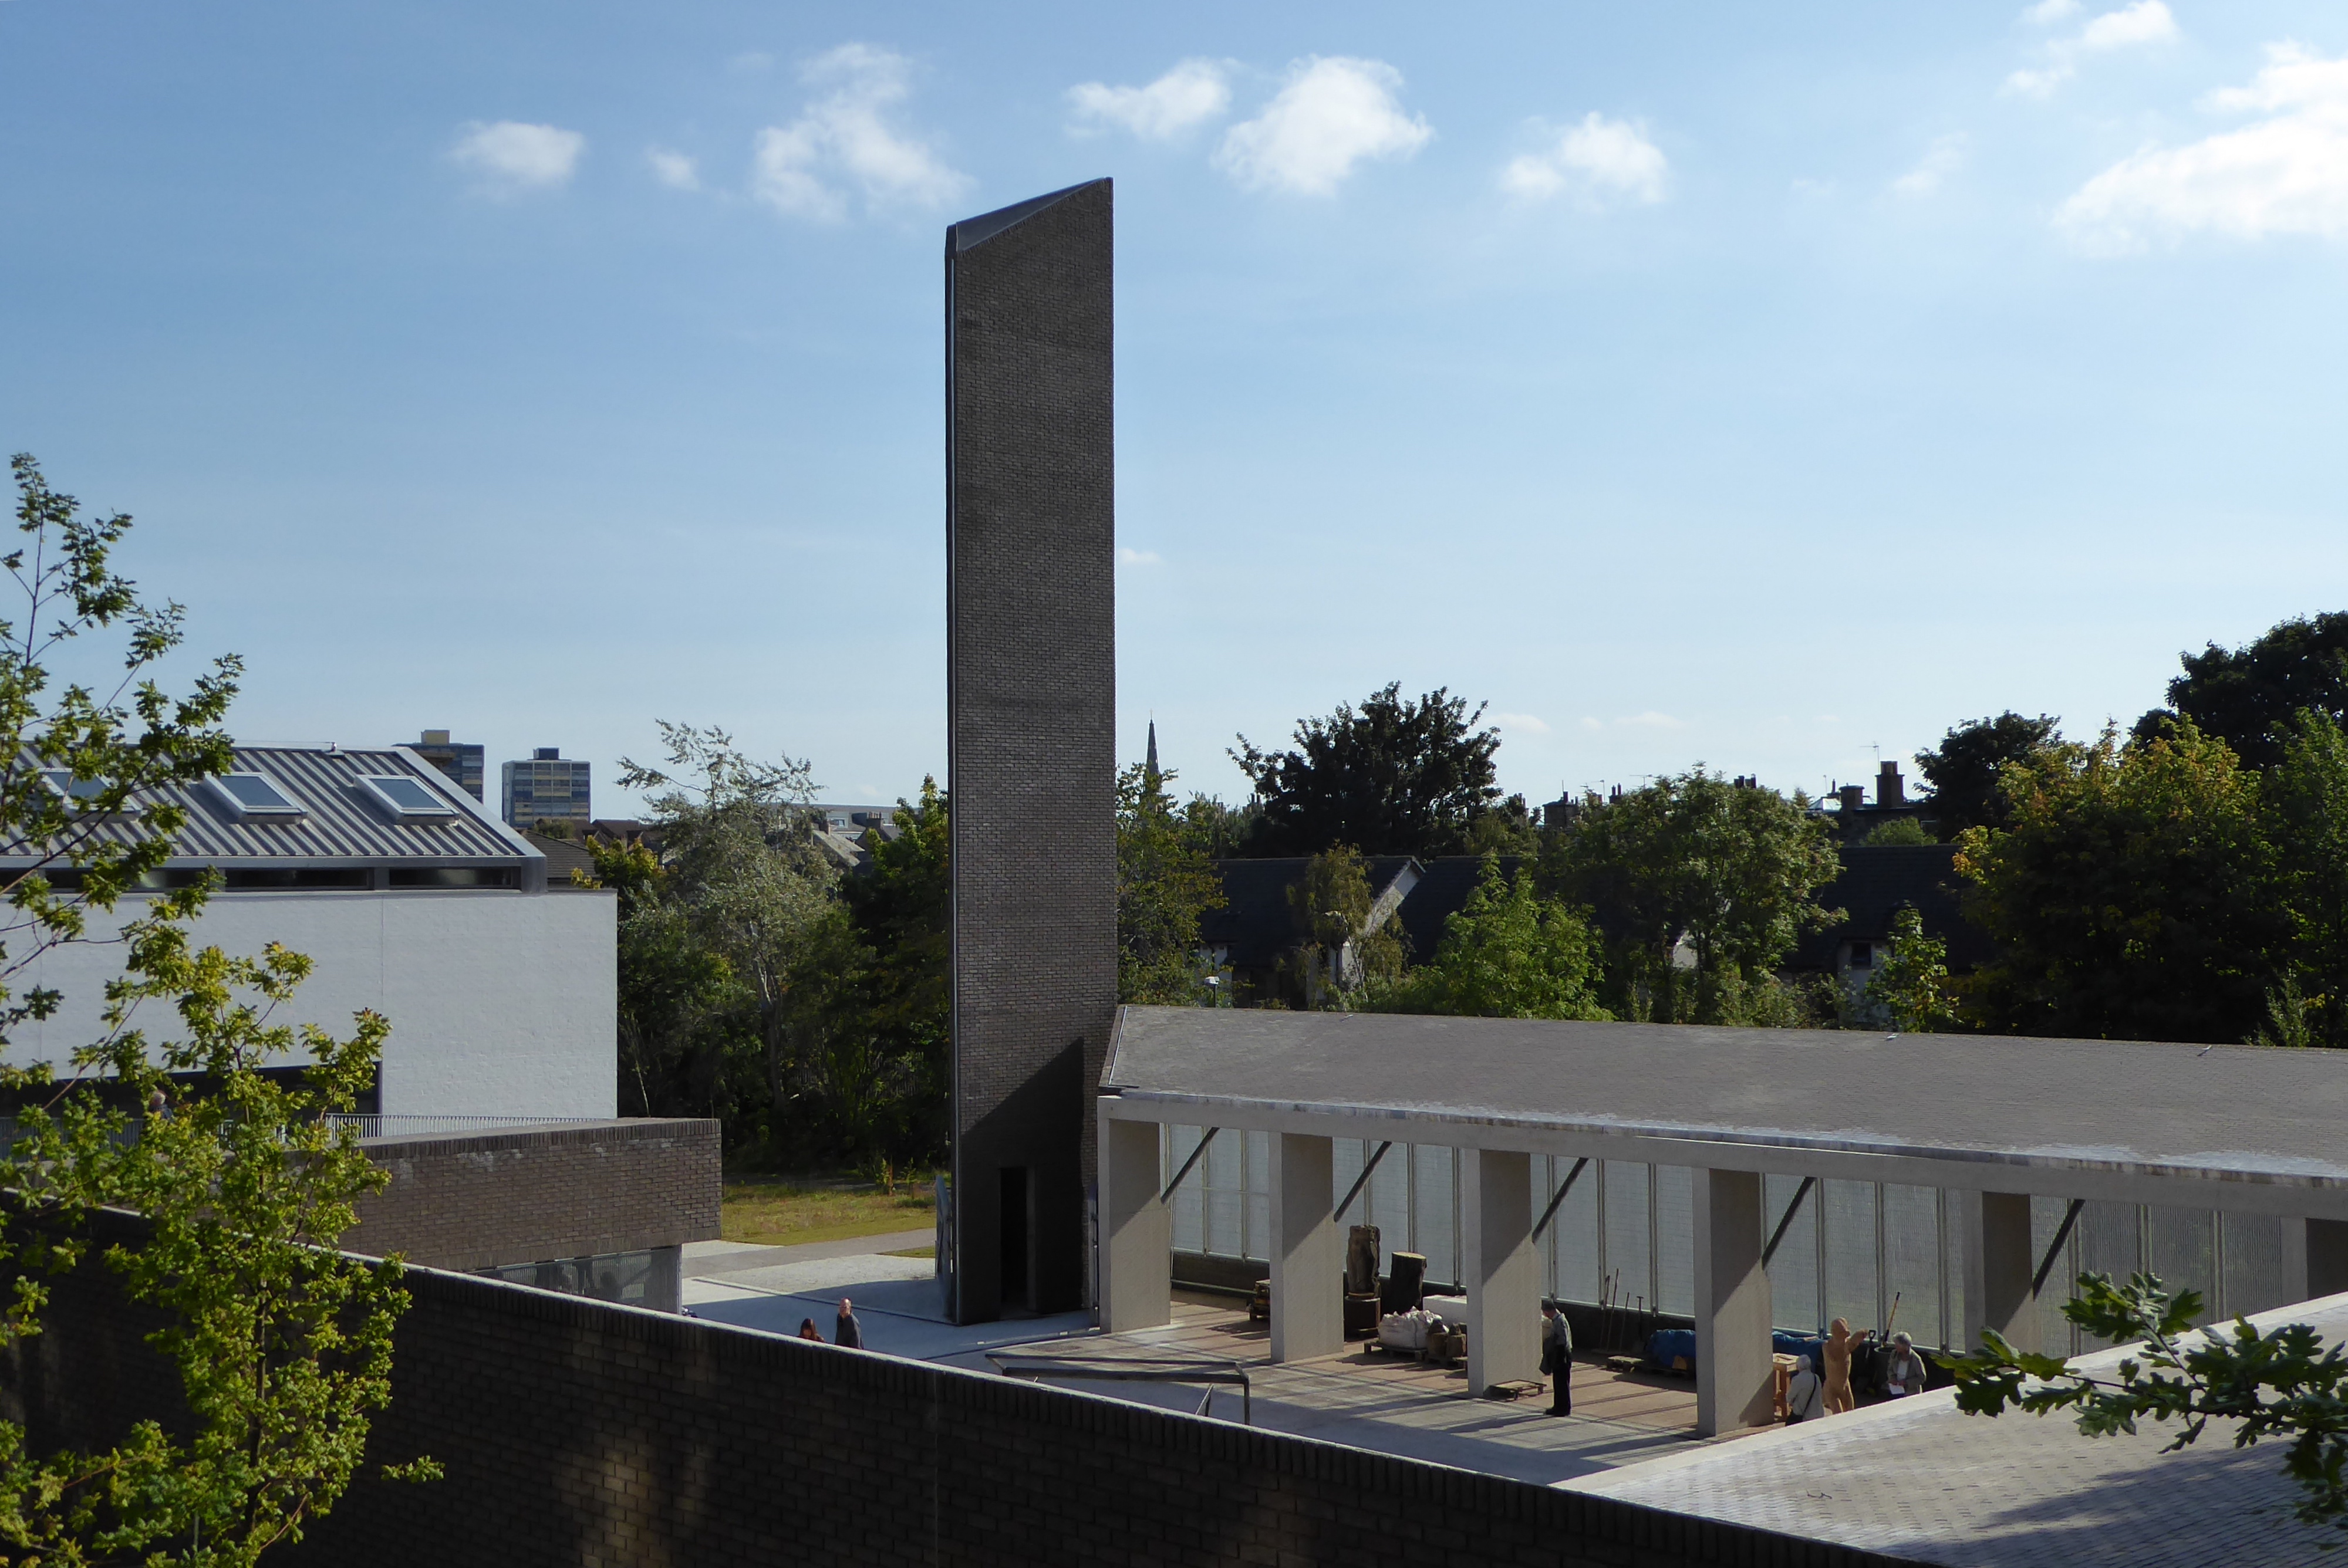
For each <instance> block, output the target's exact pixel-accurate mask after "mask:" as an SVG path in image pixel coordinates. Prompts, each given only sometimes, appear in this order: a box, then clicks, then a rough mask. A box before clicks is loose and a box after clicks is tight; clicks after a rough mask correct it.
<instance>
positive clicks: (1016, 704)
mask: <svg viewBox="0 0 2348 1568" xmlns="http://www.w3.org/2000/svg"><path fill="white" fill-rule="evenodd" d="M1111 241H1112V229H1111V222H1110V200H1109V182H1108V181H1107V180H1106V179H1098V180H1095V181H1093V182H1092V183H1091V184H1088V185H1078V186H1074V187H1072V188H1070V189H1069V190H1062V191H1057V192H1055V193H1054V194H1052V195H1049V196H1040V197H1037V198H1035V200H1032V201H1023V202H1021V203H1019V204H1018V205H1017V206H1015V207H1006V208H1004V209H1003V210H1001V211H999V212H990V213H988V214H986V215H985V216H983V217H980V218H972V219H968V220H964V221H963V222H960V223H957V224H954V225H953V227H952V228H950V229H948V230H947V231H946V559H947V577H946V650H947V651H946V660H947V675H946V686H947V693H946V709H947V721H946V722H947V770H948V784H949V785H950V787H951V789H952V792H953V817H952V827H953V1190H954V1207H953V1220H954V1229H953V1238H952V1239H953V1261H952V1272H951V1273H950V1275H949V1276H948V1277H949V1280H950V1282H951V1283H950V1285H949V1296H948V1301H947V1307H948V1311H949V1313H950V1314H951V1316H952V1317H953V1318H954V1320H955V1321H957V1322H962V1323H977V1322H984V1321H986V1320H988V1319H991V1318H994V1317H1001V1316H1002V1315H1003V1314H1004V1312H1006V1311H1013V1312H1016V1311H1021V1310H1026V1311H1033V1312H1039V1313H1040V1312H1063V1311H1068V1310H1071V1309H1074V1308H1076V1307H1079V1306H1081V1305H1082V1304H1083V1301H1084V1297H1085V1294H1086V1277H1087V1270H1086V1250H1087V1249H1086V1232H1085V1207H1086V1192H1087V1190H1088V1188H1089V1184H1090V1181H1091V1176H1092V1167H1093V1159H1092V1138H1091V1137H1090V1135H1089V1134H1090V1131H1091V1128H1090V1118H1089V1113H1090V1111H1091V1100H1092V1090H1093V1088H1094V1086H1095V1085H1096V1084H1097V1082H1098V1081H1099V1077H1100V1067H1101V1061H1102V1057H1103V1055H1104V1053H1105V1050H1106V1049H1107V1036H1108V1029H1109V1023H1110V1020H1111V1018H1112V1016H1113V1015H1114V1012H1115V1009H1116V1006H1117V840H1116V792H1117V760H1116V708H1117V635H1116V633H1117V602H1116V600H1117V584H1116V552H1117V518H1116V483H1117V462H1116V439H1115V422H1114V412H1115V410H1114V388H1113V385H1112V377H1111V372H1112V368H1113V362H1114V338H1113V332H1112V325H1111V304H1112V298H1111V289H1110V262H1111V257H1112V253H1113V247H1112V243H1111Z"/></svg>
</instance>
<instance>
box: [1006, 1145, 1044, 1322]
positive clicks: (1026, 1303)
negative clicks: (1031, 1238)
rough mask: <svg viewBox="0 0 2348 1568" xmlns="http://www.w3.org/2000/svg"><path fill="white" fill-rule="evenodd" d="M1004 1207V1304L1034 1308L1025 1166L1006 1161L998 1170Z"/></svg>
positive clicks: (1025, 1308) (1031, 1309)
mask: <svg viewBox="0 0 2348 1568" xmlns="http://www.w3.org/2000/svg"><path fill="white" fill-rule="evenodd" d="M1001 1176H1002V1182H1003V1188H1002V1200H1003V1207H1002V1209H1001V1210H1000V1211H999V1213H1000V1214H1001V1220H1000V1225H1001V1229H1000V1231H999V1232H998V1233H997V1234H999V1235H1001V1236H1002V1238H1003V1257H1002V1266H1003V1274H1002V1279H1003V1305H1004V1307H1018V1308H1020V1309H1022V1310H1023V1311H1031V1312H1032V1311H1033V1310H1035V1259H1034V1257H1033V1255H1032V1249H1031V1248H1030V1247H1029V1245H1028V1244H1027V1238H1028V1231H1029V1226H1028V1218H1029V1215H1028V1204H1027V1167H1026V1166H1025V1165H1005V1166H1004V1167H1003V1168H1002V1171H1001Z"/></svg>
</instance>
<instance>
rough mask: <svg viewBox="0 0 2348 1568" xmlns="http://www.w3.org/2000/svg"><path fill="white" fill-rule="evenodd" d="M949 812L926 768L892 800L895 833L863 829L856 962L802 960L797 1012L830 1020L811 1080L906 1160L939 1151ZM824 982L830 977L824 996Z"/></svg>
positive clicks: (948, 945) (944, 1073) (850, 904)
mask: <svg viewBox="0 0 2348 1568" xmlns="http://www.w3.org/2000/svg"><path fill="white" fill-rule="evenodd" d="M952 815H953V813H952V807H951V803H950V801H949V800H948V798H947V795H946V793H945V792H944V791H942V790H941V789H939V788H938V786H937V781H936V780H934V779H930V778H924V779H923V780H922V794H921V798H920V799H919V800H918V801H913V802H906V801H899V802H898V803H897V811H896V816H895V825H896V827H897V829H898V833H897V835H896V836H895V837H894V838H891V837H888V836H887V835H883V834H880V833H878V832H872V833H868V834H866V835H865V839H864V842H865V847H866V848H867V850H868V851H870V854H871V856H872V863H871V865H870V867H868V868H867V869H865V870H863V871H861V872H859V873H858V874H857V875H855V876H850V877H848V878H846V879H845V880H843V881H842V882H841V884H840V893H841V897H842V899H843V901H844V906H845V909H846V913H847V917H848V923H849V928H850V932H851V933H852V935H853V938H854V940H855V944H856V948H857V951H858V953H859V954H860V958H858V960H857V961H858V963H859V965H860V967H859V968H856V969H855V970H854V971H853V972H852V973H850V972H847V971H843V970H840V969H838V968H830V967H829V966H828V964H827V960H826V959H825V957H824V954H823V952H822V950H820V949H811V950H810V954H809V960H810V961H809V963H808V966H806V967H805V968H803V969H802V971H801V982H800V983H801V984H802V986H803V987H805V988H807V995H806V1001H807V1003H808V1009H807V1011H806V1013H805V1014H804V1015H802V1016H807V1017H809V1018H811V1019H812V1018H823V1017H828V1018H829V1019H830V1020H831V1022H830V1024H829V1026H828V1027H829V1028H830V1029H831V1030H833V1033H832V1035H831V1036H830V1039H831V1040H832V1042H833V1043H832V1044H830V1046H829V1048H828V1050H822V1051H819V1050H812V1049H810V1050H804V1051H803V1053H802V1056H803V1060H805V1061H808V1063H809V1064H810V1067H809V1072H808V1078H807V1079H806V1083H807V1085H808V1091H809V1092H811V1093H812V1095H813V1096H814V1097H815V1099H816V1100H817V1101H818V1102H819V1104H829V1105H830V1106H832V1107H834V1108H835V1114H836V1116H837V1117H839V1118H841V1119H842V1120H843V1121H844V1123H845V1125H844V1132H845V1136H846V1138H847V1140H848V1141H849V1143H850V1144H851V1146H853V1147H854V1148H855V1150H856V1152H858V1153H862V1154H867V1155H871V1154H886V1155H889V1156H890V1157H892V1158H894V1159H897V1160H900V1161H903V1162H911V1161H916V1160H923V1159H936V1158H941V1157H942V1155H943V1153H944V1151H945V1138H946V1130H945V1129H946V1110H945V1108H946V1097H947V1086H948V1081H949V1074H950V1072H951V1030H952V1010H951V999H952V973H951V965H950V957H951V952H952V914H953V906H952V894H953V867H952V864H951V861H950V859H949V854H950V850H951V846H952V825H953V824H952ZM842 961H843V962H844V961H846V958H845V954H843V957H842ZM827 985H829V986H833V987H835V988H836V989H834V990H833V991H832V992H831V999H830V1001H829V1003H828V1004H827V1003H826V1001H825V995H824V991H823V989H822V988H823V987H825V986H827ZM841 1009H847V1011H846V1013H845V1014H844V1015H843V1013H842V1011H841ZM854 1108H861V1109H860V1110H859V1109H854Z"/></svg>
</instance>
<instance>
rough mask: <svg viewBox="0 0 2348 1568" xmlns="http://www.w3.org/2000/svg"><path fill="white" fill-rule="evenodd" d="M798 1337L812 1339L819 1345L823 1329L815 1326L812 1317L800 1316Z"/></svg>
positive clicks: (821, 1341)
mask: <svg viewBox="0 0 2348 1568" xmlns="http://www.w3.org/2000/svg"><path fill="white" fill-rule="evenodd" d="M799 1337H800V1338H802V1339H812V1340H814V1341H815V1342H816V1343H817V1344H819V1345H820V1344H822V1343H823V1330H821V1329H820V1328H818V1327H816V1326H815V1319H814V1318H812V1317H802V1318H800V1319H799Z"/></svg>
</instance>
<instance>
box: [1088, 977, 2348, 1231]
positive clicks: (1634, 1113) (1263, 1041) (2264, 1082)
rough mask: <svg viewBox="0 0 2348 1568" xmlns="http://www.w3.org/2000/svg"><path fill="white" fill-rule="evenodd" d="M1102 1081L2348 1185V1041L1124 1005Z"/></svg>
mask: <svg viewBox="0 0 2348 1568" xmlns="http://www.w3.org/2000/svg"><path fill="white" fill-rule="evenodd" d="M1102 1087H1103V1089H1104V1090H1106V1091H1116V1092H1118V1093H1121V1094H1126V1095H1131V1096H1135V1097H1138V1098H1145V1099H1166V1100H1174V1101H1188V1102H1194V1103H1195V1106H1196V1108H1195V1109H1193V1108H1191V1107H1189V1106H1186V1107H1184V1109H1183V1112H1182V1113H1181V1114H1169V1115H1167V1116H1166V1117H1165V1118H1164V1119H1165V1120H1167V1121H1173V1122H1205V1123H1212V1122H1215V1120H1216V1118H1215V1116H1214V1114H1213V1113H1212V1107H1214V1106H1216V1105H1218V1104H1221V1105H1229V1106H1231V1107H1232V1108H1234V1109H1241V1108H1245V1109H1249V1110H1254V1111H1270V1112H1290V1111H1296V1112H1334V1113H1336V1114H1340V1115H1345V1116H1350V1117H1359V1118H1388V1119H1394V1120H1401V1121H1409V1120H1424V1121H1427V1122H1453V1123H1472V1124H1478V1125H1500V1126H1520V1127H1528V1128H1537V1129H1542V1130H1547V1131H1562V1132H1589V1133H1591V1134H1595V1135H1600V1136H1604V1137H1625V1136H1635V1137H1648V1138H1660V1139H1673V1140H1694V1141H1699V1142H1711V1143H1738V1144H1746V1145H1766V1146H1769V1147H1770V1148H1772V1149H1776V1150H1780V1151H1786V1150H1817V1151H1826V1152H1830V1153H1837V1154H1862V1155H1894V1156H1900V1155H1904V1156H1911V1157H1917V1158H1922V1159H1929V1160H1933V1161H1936V1162H1940V1161H1951V1160H1956V1161H1986V1162H1993V1163H2007V1164H2019V1165H2028V1166H2035V1167H2059V1168H2068V1169H2071V1170H2096V1171H2112V1170H2125V1171H2135V1172H2146V1173H2173V1174H2185V1173H2191V1174H2195V1175H2202V1176H2209V1177H2210V1178H2212V1179H2219V1180H2228V1181H2231V1180H2237V1179H2242V1178H2244V1177H2247V1178H2248V1179H2250V1180H2251V1181H2254V1182H2258V1183H2264V1184H2275V1185H2284V1186H2291V1187H2294V1188H2298V1189H2300V1190H2302V1191H2303V1190H2305V1188H2307V1187H2309V1186H2325V1187H2329V1186H2334V1185H2335V1184H2348V1052H2341V1051H2329V1050H2279V1049H2269V1048H2264V1047H2258V1046H2240V1045H2218V1046H2194V1045H2175V1044H2165V1043H2155V1042H2146V1041H2134V1040H2036V1039H2024V1038H2016V1037H2012V1036H1994V1035H1987V1036H1985V1035H1941V1034H1918V1035H1899V1036H1886V1035H1883V1034H1880V1033H1878V1032H1874V1031H1872V1030H1773V1029H1704V1028H1698V1027H1694V1026H1692V1025H1677V1024H1635V1023H1553V1022H1548V1021H1537V1020H1519V1019H1473V1018H1421V1017H1400V1016H1395V1015H1388V1014H1370V1013H1303V1012H1273V1011H1263V1012H1258V1011H1248V1010H1240V1009H1200V1008H1149V1007H1128V1008H1124V1009H1120V1010H1119V1018H1118V1021H1117V1030H1116V1032H1115V1035H1114V1037H1113V1039H1112V1041H1111V1047H1110V1056H1109V1060H1108V1063H1107V1068H1106V1070H1105V1071H1104V1073H1103V1078H1102ZM1430 1131H1431V1130H1430ZM1393 1136H1395V1137H1396V1138H1411V1137H1413V1136H1414V1134H1413V1133H1412V1132H1409V1131H1407V1130H1406V1129H1401V1128H1398V1129H1397V1130H1396V1131H1395V1133H1394V1134H1393ZM1417 1141H1420V1142H1426V1143H1441V1142H1445V1141H1446V1140H1445V1139H1444V1138H1443V1137H1442V1136H1441V1135H1440V1133H1439V1132H1437V1133H1433V1135H1429V1136H1425V1137H1422V1138H1419V1139H1418V1140H1417Z"/></svg>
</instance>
